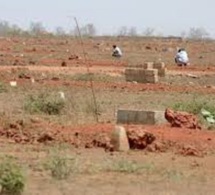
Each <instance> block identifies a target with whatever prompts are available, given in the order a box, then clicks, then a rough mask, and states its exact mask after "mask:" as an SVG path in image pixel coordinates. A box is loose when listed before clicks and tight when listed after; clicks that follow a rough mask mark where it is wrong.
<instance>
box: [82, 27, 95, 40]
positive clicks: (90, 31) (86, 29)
mask: <svg viewBox="0 0 215 195" xmlns="http://www.w3.org/2000/svg"><path fill="white" fill-rule="evenodd" d="M82 30H83V31H84V32H83V34H84V35H85V36H91V37H93V36H95V35H96V27H95V26H94V25H93V24H87V25H85V26H84V27H83V29H82Z"/></svg>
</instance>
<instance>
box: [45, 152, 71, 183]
mask: <svg viewBox="0 0 215 195" xmlns="http://www.w3.org/2000/svg"><path fill="white" fill-rule="evenodd" d="M74 166H75V159H73V158H72V159H69V158H65V157H61V156H58V155H55V156H53V157H52V158H51V159H50V160H49V161H48V163H46V164H45V168H46V169H47V170H50V171H51V175H52V177H54V178H56V179H59V180H62V179H67V178H68V177H69V176H70V175H71V173H72V172H74V170H75V169H74Z"/></svg>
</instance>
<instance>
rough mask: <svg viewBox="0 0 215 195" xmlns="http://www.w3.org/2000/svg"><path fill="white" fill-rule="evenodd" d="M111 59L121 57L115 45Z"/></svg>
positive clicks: (119, 50)
mask: <svg viewBox="0 0 215 195" xmlns="http://www.w3.org/2000/svg"><path fill="white" fill-rule="evenodd" d="M112 56H113V57H118V58H119V57H122V51H121V49H120V48H119V47H117V46H116V45H113V53H112Z"/></svg>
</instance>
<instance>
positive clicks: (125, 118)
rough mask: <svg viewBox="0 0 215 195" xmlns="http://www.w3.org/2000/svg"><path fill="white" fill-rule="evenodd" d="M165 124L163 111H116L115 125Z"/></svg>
mask: <svg viewBox="0 0 215 195" xmlns="http://www.w3.org/2000/svg"><path fill="white" fill-rule="evenodd" d="M163 123H166V119H165V116H164V111H144V110H118V111H117V124H146V125H155V124H163Z"/></svg>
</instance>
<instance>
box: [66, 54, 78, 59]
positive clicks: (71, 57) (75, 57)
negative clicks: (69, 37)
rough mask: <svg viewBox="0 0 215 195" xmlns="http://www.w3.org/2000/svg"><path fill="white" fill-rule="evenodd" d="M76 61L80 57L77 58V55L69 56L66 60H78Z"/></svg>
mask: <svg viewBox="0 0 215 195" xmlns="http://www.w3.org/2000/svg"><path fill="white" fill-rule="evenodd" d="M78 59H80V57H79V56H77V55H71V56H70V57H69V58H68V60H78Z"/></svg>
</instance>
